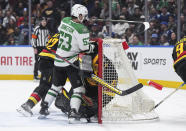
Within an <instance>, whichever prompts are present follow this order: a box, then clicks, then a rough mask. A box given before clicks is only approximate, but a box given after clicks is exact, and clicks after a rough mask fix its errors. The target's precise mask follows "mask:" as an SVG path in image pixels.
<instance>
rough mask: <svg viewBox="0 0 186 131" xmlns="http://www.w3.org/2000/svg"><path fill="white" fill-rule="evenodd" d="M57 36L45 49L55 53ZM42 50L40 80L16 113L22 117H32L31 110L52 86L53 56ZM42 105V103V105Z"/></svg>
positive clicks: (40, 55) (57, 35) (56, 35)
mask: <svg viewBox="0 0 186 131" xmlns="http://www.w3.org/2000/svg"><path fill="white" fill-rule="evenodd" d="M58 41H59V34H58V33H56V34H55V35H54V36H53V37H52V38H51V39H50V40H49V41H48V43H47V45H46V48H47V49H49V50H51V51H53V52H55V51H56V49H57V46H58ZM46 48H45V49H43V50H42V52H41V53H40V54H39V57H40V60H39V70H40V71H41V78H40V83H39V86H37V87H36V88H35V89H34V91H33V92H32V93H31V95H30V97H29V98H28V100H27V101H26V102H25V103H24V104H22V105H21V106H20V107H19V108H18V109H17V111H18V112H19V113H21V114H23V115H24V116H32V115H33V113H32V111H31V109H32V108H33V107H34V106H35V105H36V104H37V103H38V102H39V101H40V100H41V99H44V97H45V95H46V93H47V92H48V90H49V89H50V87H51V85H52V81H51V80H52V69H53V65H54V57H55V56H54V55H52V54H51V53H50V52H48V50H47V49H46ZM42 104H43V103H42Z"/></svg>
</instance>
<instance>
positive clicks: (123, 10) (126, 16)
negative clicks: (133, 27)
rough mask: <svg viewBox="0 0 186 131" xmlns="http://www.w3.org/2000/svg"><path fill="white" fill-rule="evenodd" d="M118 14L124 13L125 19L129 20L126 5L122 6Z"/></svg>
mask: <svg viewBox="0 0 186 131" xmlns="http://www.w3.org/2000/svg"><path fill="white" fill-rule="evenodd" d="M120 15H124V16H125V18H126V20H129V19H130V17H131V16H130V14H129V12H128V10H127V7H126V6H124V7H122V9H121V13H120Z"/></svg>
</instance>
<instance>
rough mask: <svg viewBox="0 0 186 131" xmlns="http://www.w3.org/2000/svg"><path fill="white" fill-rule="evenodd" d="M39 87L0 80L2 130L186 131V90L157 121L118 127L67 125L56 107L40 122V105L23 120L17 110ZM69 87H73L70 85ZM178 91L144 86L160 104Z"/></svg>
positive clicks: (168, 104) (161, 108) (169, 102)
mask: <svg viewBox="0 0 186 131" xmlns="http://www.w3.org/2000/svg"><path fill="white" fill-rule="evenodd" d="M37 85H38V83H37V82H33V81H11V80H8V81H6V80H0V131H6V130H12V131H15V130H16V131H31V130H32V131H34V130H35V131H46V130H47V131H48V130H50V131H186V90H179V91H177V92H176V93H175V94H174V95H173V96H171V97H170V98H169V99H167V100H166V101H165V102H164V103H162V104H161V105H160V106H159V107H158V108H157V109H156V112H157V113H158V114H159V117H160V119H159V120H156V121H140V122H125V123H122V124H121V123H119V124H102V125H100V124H97V123H89V124H75V125H74V124H68V122H67V117H66V116H65V115H64V114H62V113H61V111H60V110H59V109H57V108H55V106H54V105H52V107H51V108H50V112H51V115H50V116H49V117H48V119H45V120H39V119H37V117H38V111H39V109H40V105H39V104H38V105H37V106H36V107H34V108H33V113H34V116H33V117H23V116H21V115H20V114H18V113H17V112H16V109H17V108H18V107H19V106H20V105H21V104H22V103H24V102H25V101H26V100H27V98H28V97H29V95H30V94H31V92H32V91H33V89H34V88H35V87H36V86H37ZM66 87H67V88H68V87H70V84H69V83H67V86H66ZM173 90H175V89H169V88H163V90H162V91H160V90H157V89H155V88H153V87H144V91H145V93H146V94H148V95H149V96H151V98H153V99H154V100H155V102H156V103H158V102H159V101H160V100H162V99H163V98H164V97H166V96H167V95H168V94H169V93H170V92H172V91H173Z"/></svg>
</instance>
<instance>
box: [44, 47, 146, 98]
mask: <svg viewBox="0 0 186 131" xmlns="http://www.w3.org/2000/svg"><path fill="white" fill-rule="evenodd" d="M46 50H47V51H49V52H50V53H51V54H53V55H55V56H56V57H58V58H59V59H62V60H64V61H65V62H67V63H68V64H70V65H71V66H73V67H74V68H76V69H78V70H81V69H80V68H79V67H78V66H76V65H74V64H73V63H71V62H69V61H68V60H67V59H66V58H64V57H62V56H60V55H58V54H56V53H54V52H52V51H51V50H49V49H46ZM91 78H92V79H93V80H95V81H96V82H98V83H99V84H101V85H102V86H104V87H106V88H108V89H110V90H111V91H113V92H114V93H115V94H118V95H120V96H125V95H128V94H131V93H133V92H135V91H137V90H139V89H141V88H142V87H143V84H141V83H139V84H137V85H135V86H133V87H131V88H129V89H127V90H123V91H122V90H120V89H117V88H115V87H113V86H111V85H110V84H108V83H107V82H106V81H104V80H103V79H101V78H99V77H98V76H96V75H94V74H91Z"/></svg>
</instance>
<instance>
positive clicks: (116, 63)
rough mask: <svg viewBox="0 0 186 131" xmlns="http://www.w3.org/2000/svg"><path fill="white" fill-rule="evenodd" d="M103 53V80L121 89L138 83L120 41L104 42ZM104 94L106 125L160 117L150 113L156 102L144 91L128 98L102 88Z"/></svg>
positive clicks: (103, 103)
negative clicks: (107, 123)
mask: <svg viewBox="0 0 186 131" xmlns="http://www.w3.org/2000/svg"><path fill="white" fill-rule="evenodd" d="M102 52H103V56H102V57H103V58H102V62H103V64H102V65H103V67H102V70H103V72H102V77H103V79H104V80H105V81H106V82H108V83H110V84H111V85H112V86H114V87H117V88H119V89H121V90H126V89H128V88H130V87H132V86H134V85H136V84H138V80H137V78H136V77H135V75H134V72H133V70H132V67H131V64H130V62H129V60H128V58H127V56H126V53H125V51H124V49H123V47H122V41H121V40H118V39H117V40H115V39H106V40H103V51H102ZM102 92H103V93H102V118H101V119H102V121H103V122H104V121H126V120H149V119H155V118H157V117H158V116H157V114H156V113H155V112H149V111H150V109H151V108H152V107H153V106H154V101H153V100H152V99H150V98H149V97H148V96H147V95H146V94H144V93H143V91H142V89H140V90H138V91H136V92H134V93H132V94H130V95H127V96H119V95H116V94H114V93H112V92H111V91H109V90H108V89H107V88H103V91H102Z"/></svg>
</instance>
